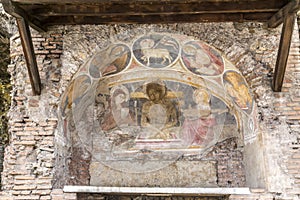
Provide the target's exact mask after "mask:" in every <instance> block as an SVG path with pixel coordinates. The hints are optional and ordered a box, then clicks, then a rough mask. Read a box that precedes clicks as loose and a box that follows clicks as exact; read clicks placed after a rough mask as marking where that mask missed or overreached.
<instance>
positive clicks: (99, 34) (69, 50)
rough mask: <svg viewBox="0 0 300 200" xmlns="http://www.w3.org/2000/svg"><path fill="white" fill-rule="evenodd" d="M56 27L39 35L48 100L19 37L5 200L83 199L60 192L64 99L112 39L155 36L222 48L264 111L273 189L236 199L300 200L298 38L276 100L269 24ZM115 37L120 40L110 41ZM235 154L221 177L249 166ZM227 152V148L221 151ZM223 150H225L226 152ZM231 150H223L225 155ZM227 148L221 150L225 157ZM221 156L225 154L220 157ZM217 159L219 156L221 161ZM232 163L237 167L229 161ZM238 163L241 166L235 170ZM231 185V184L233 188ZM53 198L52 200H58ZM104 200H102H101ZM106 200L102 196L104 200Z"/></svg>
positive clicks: (239, 178)
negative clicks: (32, 79)
mask: <svg viewBox="0 0 300 200" xmlns="http://www.w3.org/2000/svg"><path fill="white" fill-rule="evenodd" d="M63 29H64V30H63V31H62V28H61V27H54V28H53V29H52V30H51V31H49V32H47V33H45V34H44V35H39V34H38V33H36V32H33V41H34V46H35V52H36V55H37V61H38V67H39V70H40V75H41V80H42V87H43V90H42V94H41V96H32V93H31V87H30V83H29V78H28V75H27V70H26V66H25V64H26V63H25V59H24V57H23V54H22V48H21V43H20V38H19V37H18V36H14V37H12V38H11V59H12V62H11V64H10V65H9V71H10V73H11V76H12V84H13V91H12V101H13V104H12V107H11V109H10V114H9V117H10V135H11V138H10V145H9V146H8V147H7V148H6V151H5V162H4V171H3V178H2V180H3V182H2V184H3V185H2V190H3V191H2V193H0V198H1V199H51V198H52V199H53V200H62V199H74V200H75V199H77V197H76V194H73V193H69V194H65V193H63V191H62V190H61V189H53V183H54V182H55V180H53V179H54V178H53V174H54V165H55V158H54V157H55V156H54V155H55V146H56V145H62V144H60V143H59V142H60V140H59V138H56V140H54V139H55V131H56V130H57V129H56V127H57V124H58V116H57V106H58V103H59V100H60V97H61V95H62V93H63V92H64V91H65V89H66V88H67V86H68V84H69V82H70V80H71V78H72V76H73V75H74V74H75V73H76V71H77V69H78V68H79V66H80V65H82V64H83V63H84V62H85V60H86V59H87V58H88V57H89V56H91V55H93V54H94V53H95V51H96V50H97V49H102V48H104V47H105V46H106V45H107V44H108V42H109V41H110V40H118V39H122V40H123V41H126V40H128V41H129V40H131V39H132V38H133V37H134V36H136V35H140V34H145V33H147V32H150V31H153V30H155V31H158V32H172V33H180V34H186V35H189V36H193V37H195V38H197V39H201V40H203V41H205V42H207V43H208V44H210V45H212V46H215V47H216V48H218V49H219V50H220V51H221V52H224V54H225V55H226V56H227V57H228V59H229V60H230V61H231V62H233V63H234V64H235V65H236V66H237V68H239V70H240V71H241V73H242V74H243V75H244V76H245V78H246V79H247V81H248V84H249V86H250V88H251V90H252V92H253V95H254V97H255V101H256V103H257V106H258V120H259V126H260V131H261V133H262V136H261V138H260V139H261V140H262V141H263V142H264V155H265V160H261V162H264V163H265V168H266V176H265V178H266V182H267V184H266V188H265V189H256V190H252V193H253V194H252V195H250V196H238V195H236V196H232V197H230V198H231V199H265V200H266V199H286V200H287V199H297V198H299V195H300V191H299V188H300V181H299V178H300V176H299V174H300V172H299V167H298V166H299V160H300V154H299V132H300V130H299V129H300V125H299V116H300V111H299V107H300V106H299V103H300V94H299V78H300V77H299V74H300V65H299V56H300V55H299V38H298V35H297V34H298V33H297V32H296V31H295V34H294V37H293V44H292V48H291V54H290V58H289V64H288V68H287V74H286V79H285V83H284V88H283V92H281V93H274V92H272V89H271V86H270V85H271V79H272V73H273V70H274V66H275V62H276V54H277V49H278V42H279V38H280V28H278V29H266V28H264V27H263V25H262V24H252V23H249V24H232V23H223V24H176V25H161V26H160V25H118V26H74V27H64V28H63ZM110 36H113V37H112V39H110ZM230 144H231V146H230V145H229V147H228V146H226V147H224V148H225V149H226V148H230V149H234V150H235V152H233V154H232V156H231V158H235V159H236V160H228V159H227V158H222V156H220V162H224V166H225V167H222V165H221V166H220V170H224V169H228V171H229V172H230V165H229V164H228V163H230V162H233V161H238V162H240V160H241V159H242V150H241V151H240V149H238V148H236V147H235V144H234V143H230ZM221 146H222V145H221ZM220 148H222V147H220ZM224 148H223V150H224ZM223 150H222V149H221V150H219V152H220V155H222V151H223ZM216 151H217V150H216ZM215 156H217V155H215ZM229 161H230V162H229ZM232 164H234V163H232ZM229 172H228V174H227V175H226V174H224V176H223V178H221V179H220V180H219V182H220V185H221V186H228V184H229V181H230V182H231V183H233V184H234V185H236V186H244V183H245V180H244V179H245V177H244V176H243V175H242V174H240V173H239V172H236V174H233V175H232V174H231V175H230V174H229ZM226 184H227V185H226ZM50 194H51V195H50ZM97 198H98V197H97ZM99 198H101V197H99Z"/></svg>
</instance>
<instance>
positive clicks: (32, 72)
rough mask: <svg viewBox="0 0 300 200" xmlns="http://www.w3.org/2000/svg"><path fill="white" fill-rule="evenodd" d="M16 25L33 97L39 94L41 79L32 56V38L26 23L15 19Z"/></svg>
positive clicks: (20, 19)
mask: <svg viewBox="0 0 300 200" xmlns="http://www.w3.org/2000/svg"><path fill="white" fill-rule="evenodd" d="M17 25H18V29H19V33H20V37H21V43H22V47H23V52H24V56H25V60H26V64H27V70H28V74H29V79H30V83H31V87H32V93H33V95H40V94H41V79H40V75H39V71H38V67H37V62H36V57H35V54H34V49H33V44H32V38H31V35H30V30H29V26H28V23H27V22H26V20H25V19H23V18H17Z"/></svg>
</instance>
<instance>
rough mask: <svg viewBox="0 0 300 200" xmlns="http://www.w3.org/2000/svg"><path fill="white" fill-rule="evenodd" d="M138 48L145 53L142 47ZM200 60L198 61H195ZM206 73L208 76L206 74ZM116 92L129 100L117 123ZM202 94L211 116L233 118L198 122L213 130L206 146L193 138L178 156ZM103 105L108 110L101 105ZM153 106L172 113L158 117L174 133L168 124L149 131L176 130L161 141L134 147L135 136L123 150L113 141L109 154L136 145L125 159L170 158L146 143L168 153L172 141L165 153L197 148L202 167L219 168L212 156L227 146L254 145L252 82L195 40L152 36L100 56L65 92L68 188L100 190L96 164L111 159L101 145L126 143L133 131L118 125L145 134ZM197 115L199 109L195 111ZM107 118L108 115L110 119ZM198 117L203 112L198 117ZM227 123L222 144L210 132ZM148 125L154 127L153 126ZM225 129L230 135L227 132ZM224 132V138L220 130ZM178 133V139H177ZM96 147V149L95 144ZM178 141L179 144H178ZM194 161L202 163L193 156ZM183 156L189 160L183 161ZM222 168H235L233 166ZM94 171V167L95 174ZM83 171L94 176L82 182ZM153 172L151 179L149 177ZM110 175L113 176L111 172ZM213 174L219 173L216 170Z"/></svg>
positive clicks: (141, 140) (138, 141) (139, 138)
mask: <svg viewBox="0 0 300 200" xmlns="http://www.w3.org/2000/svg"><path fill="white" fill-rule="evenodd" d="M174 38H175V39H174ZM136 44H142V45H140V46H138V45H136ZM199 52H200V55H195V54H197V53H199ZM197 56H198V57H197ZM205 67H206V68H207V69H206V70H203V68H205ZM150 83H151V84H154V83H155V84H157V85H161V86H163V87H165V92H164V95H163V97H162V96H161V97H160V98H161V99H159V101H157V102H156V100H152V99H151V97H150V95H149V94H148V90H147V89H146V90H145V88H147V86H148V85H149V84H150ZM235 84H237V85H235ZM118 87H119V89H120V88H125V89H122V92H123V96H124V95H125V96H126V94H128V95H127V96H128V99H127V100H123V103H125V102H126V103H127V106H128V107H122V108H120V109H121V110H122V109H123V110H122V111H123V113H121V115H120V116H119V118H117V119H116V118H115V117H116V116H117V114H116V113H117V112H116V111H118V110H115V112H114V110H113V109H114V106H116V105H114V101H112V98H113V97H114V96H113V95H114V91H116V90H117V88H118ZM157 87H158V86H157ZM157 87H156V88H157ZM198 90H200V91H201V92H202V93H201V98H203V97H204V96H205V95H206V94H207V98H209V100H207V103H208V104H209V105H207V106H212V107H210V108H209V112H210V113H212V112H217V111H215V110H222V109H223V110H225V111H224V112H226V113H227V115H228V116H231V117H229V118H227V115H226V116H223V118H222V117H219V118H215V119H208V118H206V119H205V120H204V119H201V122H199V123H203V124H205V125H203V126H202V127H201V128H202V129H204V127H205V128H206V127H208V128H207V129H208V130H207V131H206V132H205V133H203V134H204V136H203V137H205V139H204V141H200V139H198V140H199V141H198V143H197V142H195V141H194V139H195V138H193V140H192V141H189V142H191V143H188V144H185V145H186V146H185V147H184V148H183V147H182V146H179V147H178V148H177V146H176V145H181V144H182V143H180V142H181V141H182V140H183V138H184V136H183V135H184V134H191V133H192V134H195V133H194V132H192V129H191V128H185V124H186V121H187V119H189V117H191V118H195V117H198V116H197V114H192V111H193V109H191V111H189V110H188V109H190V108H192V107H196V106H197V102H196V100H195V97H194V96H195V95H196V91H198ZM187 97H189V98H187ZM244 97H246V98H244ZM103 99H104V100H105V102H103ZM205 101H206V100H205V99H204V100H203V99H202V104H201V106H202V107H205V104H204V102H205ZM95 102H96V104H99V103H101V104H99V106H100V108H99V109H100V112H102V113H101V116H100V117H101V118H100V119H97V120H98V121H99V122H100V123H103V122H107V123H106V124H105V125H103V124H101V125H99V124H97V123H99V122H98V121H97V123H95V118H96V117H97V115H98V114H97V112H98V111H97V110H96V111H95V109H96V107H95V106H94V104H95ZM148 102H149V103H148ZM158 102H160V103H158ZM212 102H214V103H212ZM147 103H148V104H147ZM212 104H213V105H212ZM145 105H149V110H146V109H145V107H146V106H145ZM153 105H159V106H156V107H157V108H155V109H158V110H156V111H157V112H158V111H160V110H159V109H165V110H166V112H170V113H173V114H169V115H166V114H163V112H162V114H161V115H166V117H167V118H168V119H170V118H172V121H173V122H174V121H175V122H174V123H173V124H172V125H171V127H169V126H167V124H168V122H164V124H163V125H160V126H162V127H160V126H156V125H157V124H151V125H152V126H154V127H155V128H156V129H157V128H159V129H160V130H159V132H158V133H160V132H163V131H165V128H171V129H170V130H168V135H167V136H165V135H164V136H160V134H156V133H155V134H153V135H150V136H148V135H147V134H148V132H147V133H145V134H146V136H145V134H144V133H143V134H144V135H143V134H141V135H134V138H135V139H132V137H131V135H129V137H128V138H129V139H130V141H129V142H128V143H125V144H124V143H122V142H123V141H122V140H121V141H119V139H120V138H113V139H112V141H113V144H116V143H117V142H121V145H120V144H119V143H118V144H117V145H116V146H112V147H111V148H115V149H116V152H117V151H119V150H120V149H121V150H122V151H123V150H124V146H125V145H132V141H134V142H135V144H134V145H133V146H130V147H129V148H128V147H127V146H126V147H125V148H127V149H126V151H127V153H128V151H132V149H133V150H134V151H135V152H139V153H141V154H144V153H145V152H146V151H149V152H151V153H152V152H155V151H154V150H156V149H157V148H158V149H159V150H161V151H164V150H166V149H164V148H165V146H155V145H153V143H152V144H150V143H149V142H153V141H154V140H156V141H158V140H159V141H161V142H162V145H167V144H163V143H166V141H168V142H170V144H172V145H173V146H168V145H167V148H174V147H176V148H177V149H176V148H175V149H176V151H184V152H185V151H187V152H190V151H191V150H190V149H192V148H195V149H197V150H198V152H201V153H200V154H199V153H198V155H199V156H200V157H201V159H202V160H201V159H200V160H198V161H201V162H202V161H203V159H217V162H220V163H221V160H222V158H221V157H218V156H217V157H214V156H210V155H211V154H210V153H212V152H213V151H215V152H219V151H221V152H222V151H223V150H222V148H225V149H226V148H227V147H228V146H230V145H229V144H231V145H232V146H231V147H230V148H233V149H236V148H237V146H238V147H244V146H245V145H248V144H247V143H251V142H253V141H254V140H256V136H257V135H256V134H257V132H256V131H257V124H256V118H255V104H254V101H253V98H252V97H251V93H250V92H249V88H248V86H247V82H246V81H245V79H244V78H243V76H242V75H241V73H240V72H239V71H238V70H237V69H236V68H235V66H234V65H233V64H231V63H230V62H229V61H228V60H226V59H225V58H224V57H223V56H222V54H221V53H220V52H219V51H218V50H216V49H214V48H213V47H211V46H209V45H207V44H205V43H204V42H202V41H196V42H195V40H192V39H191V38H188V37H184V36H180V37H179V36H178V35H168V34H165V35H164V34H161V33H160V34H156V33H151V34H149V35H146V36H142V37H141V36H140V37H137V39H136V40H134V41H133V42H132V44H124V43H115V44H112V45H111V46H109V47H108V48H106V49H105V50H104V51H101V52H98V53H96V54H95V55H94V56H93V57H92V58H91V59H90V60H89V61H87V62H86V63H85V64H84V65H83V66H82V67H80V68H79V70H78V72H77V73H76V74H75V76H74V78H73V81H71V83H70V85H69V87H68V89H67V90H66V92H65V94H64V95H63V97H62V99H61V104H60V112H61V126H60V128H61V129H60V131H61V133H60V135H61V138H63V140H64V143H65V144H66V147H64V149H62V151H64V153H66V154H67V155H68V157H71V163H69V165H67V169H66V170H67V171H66V176H69V177H66V180H68V182H67V183H66V184H75V185H76V184H81V185H82V184H87V185H89V184H91V182H92V184H93V185H97V184H98V182H97V180H96V179H95V177H98V174H97V173H98V172H99V170H100V171H101V169H103V168H102V167H100V165H99V164H98V163H99V162H98V161H99V160H97V159H98V158H102V157H103V156H104V157H107V156H110V154H109V153H110V152H108V153H107V151H109V150H110V149H109V148H108V149H105V148H106V147H105V148H103V149H101V148H97V144H98V145H99V144H100V145H99V146H105V145H106V143H101V141H102V140H105V139H107V143H108V142H109V141H111V137H114V135H117V136H118V137H119V136H122V137H123V136H124V135H118V132H114V131H124V132H125V131H128V130H127V129H126V127H125V128H124V126H123V125H124V124H121V123H126V125H127V127H128V126H129V127H130V126H131V125H132V124H130V123H133V124H134V126H138V127H139V128H138V129H132V130H134V133H136V132H137V131H142V129H141V127H142V128H144V127H147V126H145V125H143V115H144V110H145V112H150V110H151V109H150V108H151V106H153ZM130 106H131V107H130ZM125 108H126V109H127V111H126V109H125ZM128 108H129V110H128ZM131 108H132V109H131ZM101 109H102V110H101ZM153 109H154V107H153ZM195 109H196V108H194V111H195ZM197 109H199V108H198V107H197ZM201 109H207V108H201ZM103 110H104V111H103ZM107 110H108V111H111V112H106V111H107ZM171 110H173V111H171ZM196 111H197V110H196ZM199 111H200V110H199ZM130 112H131V113H130ZM185 112H186V114H189V115H190V116H189V117H188V115H185V114H184V113H185ZM201 112H203V111H202V110H201ZM95 113H96V114H95ZM122 114H123V115H124V114H127V115H126V117H125V118H122ZM222 114H223V113H222ZM222 114H220V115H222ZM133 116H134V117H133ZM129 118H130V119H131V120H132V121H133V122H128V121H126V122H122V120H119V121H118V119H123V121H124V120H126V119H129ZM149 118H151V117H149ZM222 120H223V121H222ZM226 120H227V121H226ZM230 120H232V121H231V123H233V124H234V125H235V126H236V129H234V130H235V131H233V134H232V135H230V133H229V136H228V135H226V133H225V132H219V133H218V136H216V134H215V133H216V132H215V131H216V130H217V129H218V127H217V126H214V125H212V124H213V123H217V122H220V121H222V123H223V124H222V125H224V123H225V122H227V123H228V122H230ZM149 121H151V120H150V119H149ZM156 123H159V122H156ZM199 123H197V124H199ZM227 123H226V126H227ZM209 124H211V125H209ZM189 126H190V127H192V126H194V125H192V122H189ZM132 127H133V125H132ZM213 128H215V129H213ZM228 128H229V129H230V127H228ZM210 129H211V130H212V132H213V134H212V136H208V135H207V134H208V133H209V130H210ZM221 129H222V131H223V127H222V128H221ZM132 130H129V131H132ZM174 130H177V131H178V132H176V131H175V132H172V131H174ZM150 132H151V131H150ZM229 132H230V130H229ZM97 133H101V134H103V136H98V135H97ZM163 133H164V132H163ZM122 134H123V133H122ZM138 134H139V133H138ZM227 134H228V132H227ZM245 134H246V135H245ZM111 135H113V136H111ZM127 136H128V135H127ZM93 137H94V138H93ZM105 137H107V138H105ZM189 137H195V136H194V135H193V136H189ZM197 137H198V136H197ZM208 137H212V139H211V140H210V141H208V142H207V141H206V139H207V138H208ZM222 137H223V138H222ZM128 138H125V139H128ZM232 138H237V140H232ZM123 139H124V138H123ZM176 139H177V141H176ZM152 140H153V141H152ZM95 141H97V142H99V143H95ZM145 141H146V142H145ZM178 141H179V143H176V142H178ZM114 142H116V143H114ZM147 142H148V143H147ZM171 142H173V143H171ZM194 142H195V143H194ZM223 143H224V144H223ZM222 144H223V147H222ZM122 145H123V146H122ZM218 145H219V146H218ZM227 145H228V146H227ZM220 148H221V150H220ZM230 148H229V149H227V150H228V151H227V150H226V153H229V154H230ZM99 149H100V150H99ZM178 149H179V150H178ZM231 150H232V149H231ZM68 151H69V152H68ZM97 151H100V154H97V153H96V155H93V154H94V153H95V152H97ZM101 151H102V152H101ZM116 152H113V153H116ZM149 152H148V154H147V156H149V155H150V157H151V156H156V155H155V153H154V154H153V155H151V153H149ZM98 153H99V152H98ZM101 153H104V154H101ZM231 153H232V152H231ZM236 153H237V154H239V153H240V156H237V158H238V159H241V157H243V150H242V151H241V152H239V153H238V152H236ZM192 154H193V155H197V153H195V151H193V150H192ZM136 155H137V154H134V153H133V154H132V156H133V157H134V156H136ZM184 155H185V153H184V154H183V156H184ZM187 155H188V153H187ZM139 156H140V155H139ZM167 156H171V154H170V155H169V154H167ZM231 156H233V155H231ZM233 157H234V156H233ZM117 158H118V157H117ZM138 158H139V157H138ZM153 158H154V157H153ZM171 158H172V159H174V160H172V162H174V161H175V160H177V159H178V158H179V157H176V159H175V157H171ZM113 159H116V157H113ZM121 159H128V157H122V158H121ZM218 159H221V160H218ZM101 161H102V160H101ZM114 161H115V160H114ZM97 162H98V163H97ZM109 162H110V161H109ZM146 162H147V161H146ZM224 162H230V160H226V161H224ZM239 162H241V163H242V160H239ZM246 162H249V163H247V164H250V161H249V160H248V161H247V159H246ZM95 163H96V164H95ZM120 164H124V165H125V166H127V168H126V169H127V170H128V166H129V168H130V167H133V165H131V164H128V163H126V162H125V163H123V162H120ZM135 164H137V163H135ZM170 164H171V163H167V164H166V165H163V166H161V165H158V166H155V167H157V169H156V170H160V169H162V168H164V167H167V166H169V165H170ZM91 165H92V166H93V167H91ZM241 165H242V164H241ZM95 166H96V167H95ZM104 166H105V167H108V168H111V169H110V170H117V171H119V172H120V171H121V172H124V171H123V169H120V168H118V164H112V165H110V164H108V162H104ZM140 167H141V169H142V170H141V171H139V172H140V173H143V172H148V171H147V170H148V169H147V167H145V168H143V167H144V166H142V165H141V166H140ZM242 167H243V166H242ZM135 170H139V169H135ZM78 171H85V172H89V174H83V176H82V177H81V174H80V175H78V173H76V172H78ZM150 171H151V172H152V170H150ZM109 172H110V173H112V171H109ZM216 173H221V172H220V171H218V169H216ZM219 175H220V174H219ZM76 176H77V177H76ZM239 176H247V174H246V175H245V172H244V174H239ZM250 176H251V177H252V176H254V175H253V174H250ZM120 177H122V175H120ZM225 178H226V177H224V179H225ZM108 184H110V183H108ZM134 184H135V183H133V185H134ZM138 184H142V183H138ZM160 184H162V185H163V184H164V183H163V182H161V183H160ZM215 184H216V185H215V186H232V183H231V181H228V182H227V185H226V183H225V182H223V183H222V184H223V185H220V184H219V183H218V181H216V182H215ZM218 184H219V185H218ZM236 184H238V183H236ZM243 184H244V181H242V183H241V185H238V186H242V185H243ZM205 186H208V185H205Z"/></svg>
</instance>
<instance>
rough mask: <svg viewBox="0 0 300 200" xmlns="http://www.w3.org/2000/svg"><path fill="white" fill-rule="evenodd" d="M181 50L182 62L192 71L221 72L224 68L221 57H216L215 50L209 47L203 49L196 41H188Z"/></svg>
mask: <svg viewBox="0 0 300 200" xmlns="http://www.w3.org/2000/svg"><path fill="white" fill-rule="evenodd" d="M182 51H183V56H182V59H183V63H184V64H185V65H186V67H187V68H188V69H189V70H190V71H192V72H193V73H196V74H199V75H217V74H220V73H222V71H223V68H224V66H223V62H222V58H221V57H217V56H216V55H215V54H216V52H214V51H212V50H211V49H204V48H203V47H202V46H200V45H199V44H198V43H196V42H189V43H187V44H185V45H184V46H183V48H182ZM214 53H215V54H214Z"/></svg>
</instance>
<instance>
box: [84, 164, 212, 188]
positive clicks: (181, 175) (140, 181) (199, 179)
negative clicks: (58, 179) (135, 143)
mask: <svg viewBox="0 0 300 200" xmlns="http://www.w3.org/2000/svg"><path fill="white" fill-rule="evenodd" d="M126 162H127V161H124V162H120V164H122V163H123V164H124V165H126ZM128 162H129V161H128ZM215 166H216V163H215V162H213V161H175V162H174V163H173V164H170V165H169V166H167V167H165V168H163V169H160V170H157V171H154V172H148V173H138V174H134V173H130V174H128V173H126V172H120V171H117V170H113V169H111V168H109V167H107V166H105V165H103V164H101V163H99V162H92V163H91V165H90V169H89V170H90V174H91V185H102V186H117V187H118V186H119V187H121V186H128V187H133V186H135V187H141V186H145V185H147V186H149V187H216V186H217V179H216V174H217V171H216V168H215ZM188 174H193V176H188Z"/></svg>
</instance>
